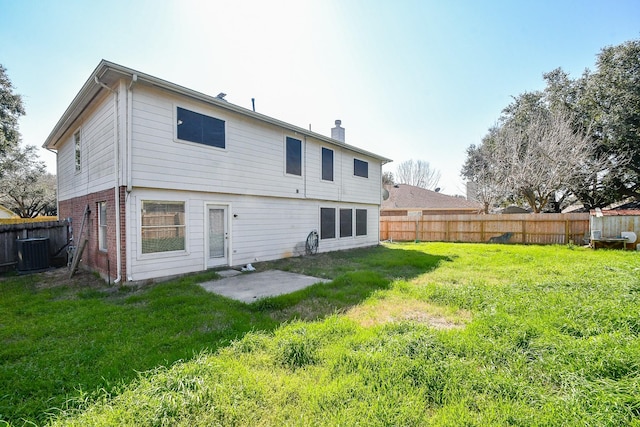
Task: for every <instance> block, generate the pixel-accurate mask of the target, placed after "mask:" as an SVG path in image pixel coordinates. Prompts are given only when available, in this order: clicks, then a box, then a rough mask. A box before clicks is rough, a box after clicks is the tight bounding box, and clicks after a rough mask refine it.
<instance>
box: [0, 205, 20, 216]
mask: <svg viewBox="0 0 640 427" xmlns="http://www.w3.org/2000/svg"><path fill="white" fill-rule="evenodd" d="M17 217H18V215H16V214H15V213H14V212H13V211H12V210H11V209H7V208H5V207H4V206H2V205H0V218H17Z"/></svg>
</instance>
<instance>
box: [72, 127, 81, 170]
mask: <svg viewBox="0 0 640 427" xmlns="http://www.w3.org/2000/svg"><path fill="white" fill-rule="evenodd" d="M73 141H74V143H75V158H76V172H80V169H81V163H80V161H81V160H82V158H81V152H80V131H78V132H76V133H74V134H73Z"/></svg>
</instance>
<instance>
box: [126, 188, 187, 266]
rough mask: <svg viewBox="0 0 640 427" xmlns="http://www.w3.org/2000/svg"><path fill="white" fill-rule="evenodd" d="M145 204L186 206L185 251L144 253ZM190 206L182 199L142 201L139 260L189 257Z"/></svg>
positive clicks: (184, 226)
mask: <svg viewBox="0 0 640 427" xmlns="http://www.w3.org/2000/svg"><path fill="white" fill-rule="evenodd" d="M145 203H182V204H183V205H184V224H183V225H182V227H183V228H184V249H178V250H174V251H161V252H147V253H142V229H143V226H142V210H143V209H144V204H145ZM188 206H189V204H188V203H187V201H186V200H181V199H158V198H153V197H150V198H144V199H140V205H139V206H138V221H139V222H138V224H139V226H138V238H139V240H138V245H137V246H138V258H139V259H146V258H169V257H175V256H176V255H189V239H188V237H189V227H188V224H189V220H188V219H189V208H188Z"/></svg>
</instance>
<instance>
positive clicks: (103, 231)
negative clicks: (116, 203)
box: [98, 202, 107, 252]
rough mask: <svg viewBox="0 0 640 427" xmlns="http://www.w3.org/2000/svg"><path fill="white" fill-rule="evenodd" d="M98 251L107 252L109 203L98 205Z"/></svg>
mask: <svg viewBox="0 0 640 427" xmlns="http://www.w3.org/2000/svg"><path fill="white" fill-rule="evenodd" d="M98 249H100V250H101V251H104V252H106V251H107V202H100V203H98Z"/></svg>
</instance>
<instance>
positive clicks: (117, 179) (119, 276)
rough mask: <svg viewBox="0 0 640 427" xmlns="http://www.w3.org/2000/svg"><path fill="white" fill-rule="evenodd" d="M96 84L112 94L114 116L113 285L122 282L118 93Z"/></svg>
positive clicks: (98, 81)
mask: <svg viewBox="0 0 640 427" xmlns="http://www.w3.org/2000/svg"><path fill="white" fill-rule="evenodd" d="M95 80H96V83H97V84H99V85H100V86H102V87H103V88H105V89H106V90H108V91H109V92H111V93H113V111H114V115H115V120H116V123H115V126H114V130H113V136H114V138H115V142H116V143H115V147H114V150H113V152H114V154H113V170H114V178H115V189H114V191H115V194H114V196H115V197H114V200H115V213H116V279H115V280H114V281H113V283H114V284H118V283H120V281H121V280H122V255H121V253H120V251H121V250H122V247H121V246H122V244H121V242H120V236H121V234H122V233H121V230H120V228H121V225H120V168H119V165H120V132H119V130H120V120H118V117H119V116H120V114H119V110H118V106H119V102H118V101H119V97H118V91H116V90H113V89H111V88H110V87H109V86H107V85H106V84H104V83H102V82H101V81H100V80H99V79H98V76H96V77H95Z"/></svg>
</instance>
